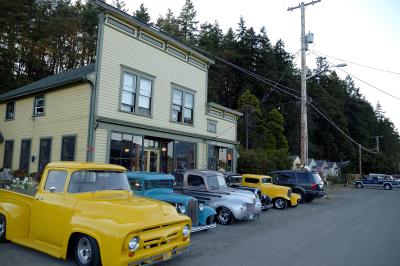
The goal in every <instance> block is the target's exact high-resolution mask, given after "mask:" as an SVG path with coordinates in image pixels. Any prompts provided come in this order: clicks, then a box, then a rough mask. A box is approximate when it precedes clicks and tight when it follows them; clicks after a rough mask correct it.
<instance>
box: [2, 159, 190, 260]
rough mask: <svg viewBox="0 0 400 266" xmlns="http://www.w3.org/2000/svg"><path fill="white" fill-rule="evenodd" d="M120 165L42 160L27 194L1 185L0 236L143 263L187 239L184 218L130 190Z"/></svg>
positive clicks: (63, 253) (163, 256)
mask: <svg viewBox="0 0 400 266" xmlns="http://www.w3.org/2000/svg"><path fill="white" fill-rule="evenodd" d="M125 170H126V169H125V168H124V167H121V166H117V165H108V164H95V163H77V162H60V163H50V164H48V165H47V166H46V168H45V170H44V172H43V176H42V179H41V182H40V184H39V187H38V190H37V193H36V195H35V196H34V197H32V196H28V195H24V194H20V193H16V192H13V191H9V190H4V189H0V242H1V241H6V240H10V241H12V242H15V243H18V244H21V245H24V246H27V247H29V248H33V249H36V250H39V251H41V252H44V253H47V254H49V255H51V256H54V257H57V258H63V259H66V258H67V255H72V256H73V257H74V259H75V260H76V262H77V264H78V265H80V266H81V265H96V266H97V265H105V266H115V265H125V266H126V265H143V264H151V263H155V262H161V261H164V260H167V259H170V258H172V257H174V256H175V255H178V254H181V253H182V252H183V251H184V250H186V249H187V248H188V247H189V245H190V232H191V221H190V218H189V217H187V216H185V215H181V214H178V213H177V211H176V209H175V207H174V206H172V205H170V204H168V203H163V202H161V201H157V200H152V199H148V198H142V197H138V196H135V195H133V194H132V192H131V191H130V188H129V183H128V179H127V177H126V175H125Z"/></svg>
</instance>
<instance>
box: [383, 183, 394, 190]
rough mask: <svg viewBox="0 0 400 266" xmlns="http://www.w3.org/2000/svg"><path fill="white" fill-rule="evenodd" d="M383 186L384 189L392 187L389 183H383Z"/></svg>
mask: <svg viewBox="0 0 400 266" xmlns="http://www.w3.org/2000/svg"><path fill="white" fill-rule="evenodd" d="M383 188H384V189H385V190H391V189H392V185H390V184H385V185H384V186H383Z"/></svg>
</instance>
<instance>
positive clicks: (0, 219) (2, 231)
mask: <svg viewBox="0 0 400 266" xmlns="http://www.w3.org/2000/svg"><path fill="white" fill-rule="evenodd" d="M6 225H7V224H6V217H4V215H1V214H0V243H2V242H6Z"/></svg>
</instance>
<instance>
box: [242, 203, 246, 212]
mask: <svg viewBox="0 0 400 266" xmlns="http://www.w3.org/2000/svg"><path fill="white" fill-rule="evenodd" d="M240 210H241V211H242V212H246V211H247V205H246V203H243V205H242V206H240Z"/></svg>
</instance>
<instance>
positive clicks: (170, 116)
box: [169, 83, 196, 127]
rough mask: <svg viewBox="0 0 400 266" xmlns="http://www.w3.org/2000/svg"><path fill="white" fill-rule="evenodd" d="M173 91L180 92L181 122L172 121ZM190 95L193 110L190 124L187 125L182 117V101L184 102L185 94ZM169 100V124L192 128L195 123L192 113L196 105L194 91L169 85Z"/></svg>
mask: <svg viewBox="0 0 400 266" xmlns="http://www.w3.org/2000/svg"><path fill="white" fill-rule="evenodd" d="M174 89H176V90H180V91H182V101H181V107H182V121H181V122H179V121H174V120H172V105H173V93H174ZM186 93H187V94H191V95H192V96H193V108H192V123H191V124H188V123H184V117H183V112H184V108H185V107H184V101H185V94H186ZM170 95H171V99H170V112H169V121H170V122H171V123H175V124H179V125H185V126H192V127H194V123H195V119H194V113H195V109H196V108H195V107H196V106H195V103H196V91H194V90H192V89H189V88H186V87H183V86H180V85H178V84H175V83H171V94H170Z"/></svg>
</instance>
